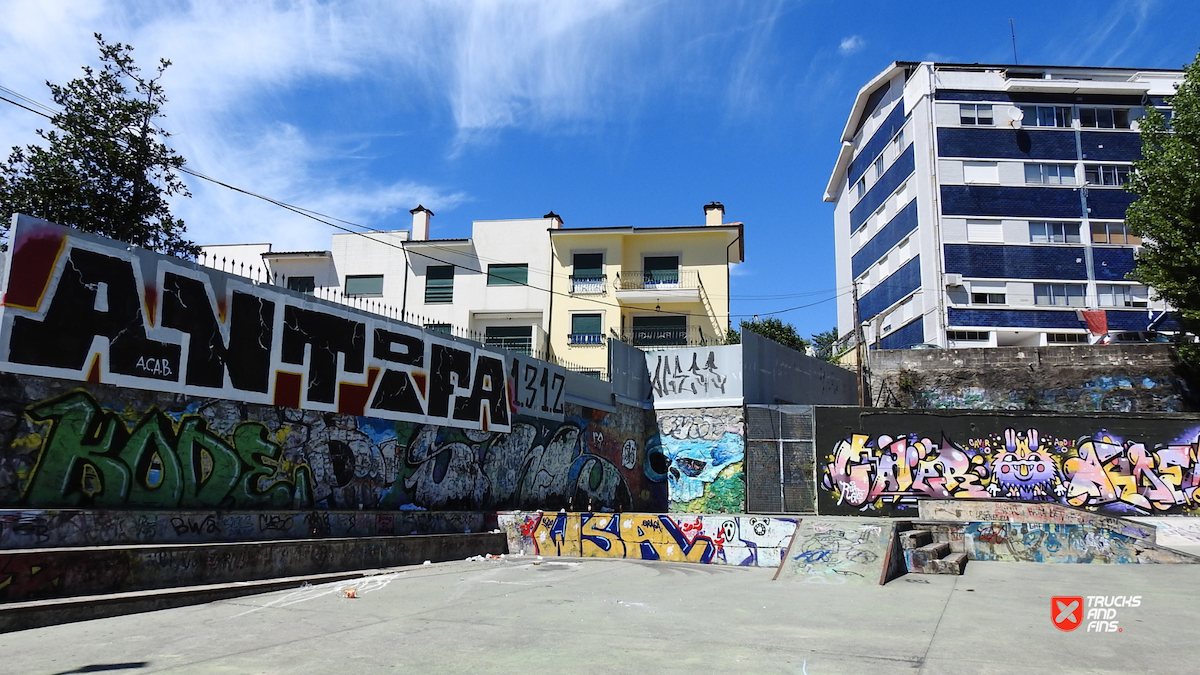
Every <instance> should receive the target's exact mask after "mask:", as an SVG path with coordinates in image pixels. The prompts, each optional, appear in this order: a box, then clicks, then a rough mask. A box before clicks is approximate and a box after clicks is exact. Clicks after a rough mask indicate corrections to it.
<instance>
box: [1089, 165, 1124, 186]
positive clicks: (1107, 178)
mask: <svg viewBox="0 0 1200 675" xmlns="http://www.w3.org/2000/svg"><path fill="white" fill-rule="evenodd" d="M1129 169H1130V167H1128V166H1116V165H1112V164H1098V165H1092V166H1085V167H1084V168H1083V179H1084V180H1086V181H1087V182H1089V183H1091V184H1092V185H1124V184H1125V183H1126V182H1127V181H1128V180H1129Z"/></svg>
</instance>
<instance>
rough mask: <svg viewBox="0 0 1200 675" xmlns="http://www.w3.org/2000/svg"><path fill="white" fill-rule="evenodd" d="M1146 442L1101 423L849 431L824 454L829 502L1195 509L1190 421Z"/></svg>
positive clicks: (841, 508)
mask: <svg viewBox="0 0 1200 675" xmlns="http://www.w3.org/2000/svg"><path fill="white" fill-rule="evenodd" d="M1183 437H1184V438H1188V439H1191V440H1190V441H1188V442H1175V443H1169V444H1164V443H1160V444H1156V445H1153V446H1147V444H1145V443H1144V442H1142V441H1139V440H1130V439H1123V438H1121V437H1119V436H1117V435H1116V434H1113V433H1110V432H1109V431H1107V430H1103V429H1102V430H1100V431H1099V432H1097V433H1095V434H1092V435H1090V436H1084V437H1081V438H1078V439H1068V438H1058V437H1054V436H1051V435H1048V434H1045V433H1042V432H1039V430H1038V429H1026V430H1021V431H1018V430H1015V429H1007V430H1005V431H1004V432H1003V433H999V434H992V435H989V436H983V437H975V438H967V439H965V440H964V441H963V442H961V443H956V442H954V441H953V440H951V439H949V438H947V437H946V436H945V435H943V436H941V439H940V441H933V440H931V439H930V438H927V437H921V436H918V435H917V434H908V435H900V436H896V437H892V436H888V435H879V436H876V437H875V438H873V439H872V438H871V437H869V436H867V435H865V434H854V435H851V436H850V437H849V438H846V439H843V440H841V441H839V442H838V443H837V444H836V446H835V447H834V448H833V452H832V454H830V455H828V456H827V457H826V458H825V460H826V461H825V465H824V470H823V479H822V485H821V487H822V490H823V494H822V497H823V498H825V499H827V500H829V501H831V502H832V504H830V505H829V506H830V510H831V511H833V512H844V513H858V512H877V513H878V512H889V511H903V510H905V509H909V510H913V509H915V508H916V503H917V500H918V499H922V498H936V499H1012V500H1020V501H1034V502H1038V501H1042V502H1056V503H1059V504H1063V505H1066V506H1074V507H1081V508H1086V509H1090V510H1094V511H1099V512H1102V513H1108V514H1113V515H1123V514H1130V515H1136V514H1163V513H1196V512H1200V492H1198V491H1197V488H1198V487H1200V473H1198V472H1197V466H1196V460H1197V442H1196V430H1192V431H1190V432H1187V433H1185V434H1184V435H1183Z"/></svg>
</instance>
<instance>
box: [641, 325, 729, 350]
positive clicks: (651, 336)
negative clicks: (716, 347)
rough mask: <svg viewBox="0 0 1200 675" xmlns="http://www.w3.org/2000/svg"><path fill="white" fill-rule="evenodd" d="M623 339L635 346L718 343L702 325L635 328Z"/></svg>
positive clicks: (698, 345) (692, 345)
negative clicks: (706, 333)
mask: <svg viewBox="0 0 1200 675" xmlns="http://www.w3.org/2000/svg"><path fill="white" fill-rule="evenodd" d="M621 341H622V342H625V343H627V344H631V345H633V346H634V347H643V348H645V347H703V346H706V345H711V344H717V342H716V340H715V338H713V336H711V335H705V334H704V331H702V330H700V326H685V327H673V326H663V327H655V328H633V329H630V330H628V331H627V332H626V333H624V334H622V335H621Z"/></svg>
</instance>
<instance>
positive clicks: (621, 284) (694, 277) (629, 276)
mask: <svg viewBox="0 0 1200 675" xmlns="http://www.w3.org/2000/svg"><path fill="white" fill-rule="evenodd" d="M616 287H617V290H618V291H643V290H645V291H654V290H670V289H679V288H686V289H693V288H700V287H701V284H700V271H699V270H682V269H675V270H622V271H620V272H617V280H616Z"/></svg>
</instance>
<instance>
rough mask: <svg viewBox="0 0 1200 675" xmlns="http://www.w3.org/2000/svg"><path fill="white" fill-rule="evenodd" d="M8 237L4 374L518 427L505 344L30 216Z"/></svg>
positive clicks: (556, 402)
mask: <svg viewBox="0 0 1200 675" xmlns="http://www.w3.org/2000/svg"><path fill="white" fill-rule="evenodd" d="M10 236H11V237H12V239H11V241H12V244H11V247H10V250H11V251H12V259H11V261H10V264H9V273H8V277H7V279H8V286H7V288H6V292H5V296H4V297H5V299H4V307H3V310H2V312H3V313H2V315H0V344H2V345H3V347H2V349H0V366H2V367H3V368H4V369H5V370H7V371H10V372H16V373H22V374H28V375H43V376H47V377H58V378H63V379H70V380H75V381H87V382H93V383H104V384H116V385H119V386H124V387H131V388H136V389H147V390H152V391H163V392H172V393H181V394H188V395H192V396H207V397H220V398H225V399H230V400H234V401H242V402H246V403H258V404H274V405H279V406H287V407H290V408H304V409H307V410H317V411H324V412H336V413H343V414H350V415H369V416H371V417H376V418H380V419H388V420H404V421H412V422H421V423H432V424H439V425H445V426H451V427H458V428H464V429H481V430H493V431H507V430H508V429H509V427H510V423H511V417H512V410H511V408H510V405H511V404H512V403H514V402H515V398H514V399H511V400H510V395H509V392H508V374H507V372H506V369H507V364H506V362H505V359H504V357H503V356H502V355H500V353H498V352H493V351H489V350H486V349H484V348H482V347H478V346H474V345H471V344H468V343H464V342H458V341H455V340H453V339H451V338H449V337H448V336H444V335H443V336H440V337H439V336H438V335H435V334H433V333H427V332H425V331H422V330H421V329H419V328H416V327H413V326H409V325H407V324H403V323H400V322H396V321H391V320H388V319H386V318H384V317H381V316H378V315H375V314H371V313H367V312H362V311H358V310H354V309H351V308H349V307H345V306H342V305H334V304H331V303H326V302H322V301H320V300H316V299H313V298H310V297H307V296H304V295H302V294H299V293H293V292H289V291H284V290H282V289H280V288H278V287H275V286H271V285H265V284H258V283H256V282H253V281H251V280H249V279H245V278H242V277H237V276H234V275H230V274H225V273H222V272H217V271H214V270H210V269H206V268H202V267H199V266H197V265H195V264H192V263H189V262H186V261H183V260H180V259H178V258H173V257H169V256H162V255H157V254H154V253H150V252H147V251H142V250H130V249H129V248H128V247H126V246H125V245H124V244H118V243H117V242H113V241H110V240H107V239H102V238H99V237H94V236H91V235H86V234H82V233H79V232H77V231H75V230H71V229H69V228H65V227H60V226H58V225H53V224H50V223H46V222H44V221H39V220H36V219H32V218H28V217H25V216H21V217H19V218H18V220H17V224H16V226H15V227H14V228H12V231H11V234H10ZM555 383H557V384H558V390H557V393H556V394H555V395H556V396H557V397H558V398H557V399H555V398H550V397H549V396H548V395H547V396H545V397H544V399H545V400H546V401H548V402H549V405H550V410H551V412H554V409H555V408H556V407H558V408H561V394H562V390H561V381H559V380H557V379H555V378H553V377H550V379H549V381H548V385H547V386H548V387H549V388H550V390H551V392H550V393H554V391H553V387H554V385H555ZM523 402H524V401H523ZM531 403H532V401H531ZM539 411H540V406H539ZM557 414H561V409H559V410H558V411H557Z"/></svg>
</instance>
